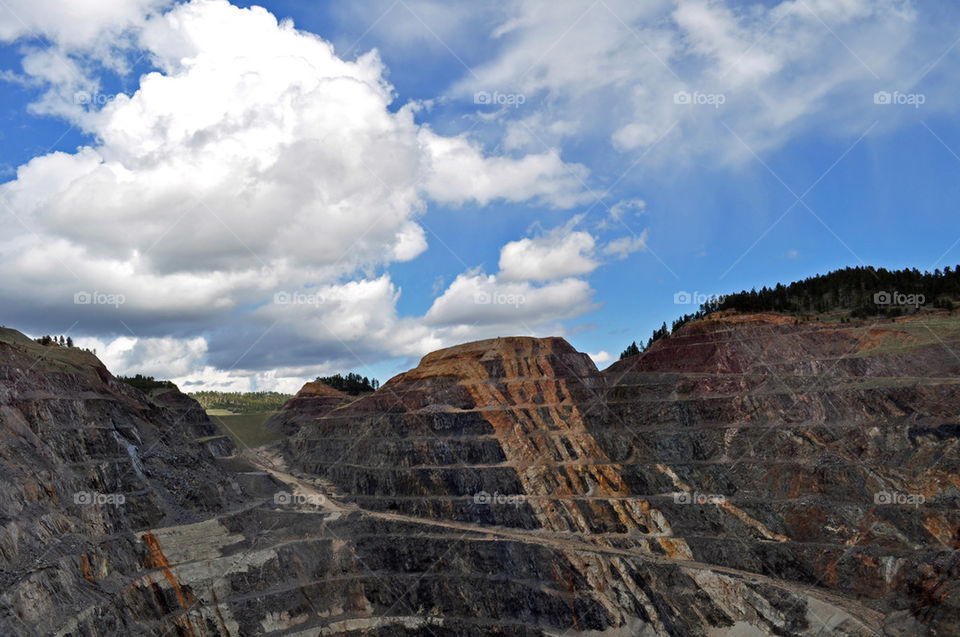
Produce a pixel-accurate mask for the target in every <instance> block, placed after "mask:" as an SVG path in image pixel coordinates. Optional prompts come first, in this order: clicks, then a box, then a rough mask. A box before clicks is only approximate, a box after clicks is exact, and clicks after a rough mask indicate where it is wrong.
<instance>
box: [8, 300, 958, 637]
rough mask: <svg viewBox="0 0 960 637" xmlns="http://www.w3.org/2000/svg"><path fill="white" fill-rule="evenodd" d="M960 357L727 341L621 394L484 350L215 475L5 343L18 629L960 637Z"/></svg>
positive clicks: (934, 342)
mask: <svg viewBox="0 0 960 637" xmlns="http://www.w3.org/2000/svg"><path fill="white" fill-rule="evenodd" d="M13 340H15V339H13ZM24 340H26V339H24ZM4 344H5V345H4ZM958 345H960V319H958V318H955V317H952V316H948V315H947V314H946V313H941V314H934V313H930V314H923V315H918V316H915V317H913V318H911V319H898V320H896V321H884V322H883V323H876V324H871V323H844V324H823V323H818V322H815V321H804V322H800V323H797V321H796V320H795V319H793V318H789V319H788V318H785V317H781V316H776V315H749V316H733V315H728V316H721V315H713V316H712V317H711V318H710V319H709V320H704V321H698V322H694V323H690V324H688V325H686V326H684V327H683V328H682V329H681V330H679V331H678V332H677V333H676V334H674V335H672V336H671V337H670V338H668V339H665V340H662V341H659V342H658V343H656V344H655V345H654V347H652V348H651V349H650V350H648V351H647V352H646V353H644V354H643V355H641V356H638V357H634V358H632V359H626V360H624V361H620V362H618V363H616V364H614V365H612V366H611V367H609V368H608V369H606V370H604V371H602V372H600V371H598V370H597V369H596V367H595V366H594V365H593V363H592V362H591V360H590V359H589V357H587V356H586V355H584V354H582V353H579V352H577V351H575V350H574V349H573V348H572V347H571V346H570V345H569V344H568V343H567V342H566V341H564V340H562V339H559V338H548V339H534V338H520V337H517V338H501V339H492V340H487V341H479V342H476V343H468V344H465V345H460V346H457V347H453V348H448V349H445V350H441V351H438V352H434V353H432V354H429V355H428V356H426V357H424V359H423V360H422V361H421V362H420V364H419V365H418V366H417V367H416V368H415V369H413V370H410V371H409V372H406V373H404V374H401V375H399V376H397V377H395V378H393V379H392V380H390V381H389V382H388V383H386V384H385V385H384V386H383V387H381V388H380V390H379V391H377V392H376V393H373V394H369V395H366V396H361V397H359V398H352V397H345V396H342V395H337V393H335V392H333V390H330V389H329V388H327V387H325V386H319V385H317V384H315V383H310V384H308V385H307V386H305V387H304V389H303V390H302V391H301V392H300V393H299V394H298V395H297V397H295V398H294V399H292V400H291V401H290V402H289V403H288V404H287V405H286V406H285V408H284V410H283V411H282V412H281V415H280V416H278V417H277V418H275V419H274V422H273V424H272V425H271V426H274V427H278V429H279V430H282V431H285V432H289V434H290V435H289V439H288V440H287V442H286V443H284V444H283V445H281V446H279V447H277V448H275V449H271V450H265V449H261V450H258V451H257V452H256V453H249V452H246V453H244V454H241V455H235V456H232V457H229V458H223V457H221V458H216V457H214V454H211V453H210V452H209V450H208V449H206V448H204V447H203V444H202V443H199V444H198V440H199V441H202V440H203V438H204V436H198V435H196V434H199V433H202V432H201V430H199V429H197V428H196V427H202V426H203V424H202V422H201V421H200V420H199V419H198V420H197V422H196V423H193V424H191V425H184V424H182V423H178V422H177V421H176V417H175V413H180V414H181V415H183V414H185V413H194V416H197V414H196V413H195V412H194V411H193V410H190V409H179V412H177V408H176V405H178V404H179V405H180V406H181V407H186V406H187V405H186V403H184V402H183V401H182V399H180V398H179V397H177V396H168V397H166V398H162V397H159V396H153V397H145V396H143V395H141V394H139V392H136V391H135V390H132V389H130V388H127V387H125V386H120V385H119V384H118V383H116V381H114V380H112V377H111V376H110V375H109V373H108V372H106V370H104V369H102V366H100V365H99V363H98V362H96V361H95V359H93V358H92V357H89V358H85V359H83V360H79V359H77V360H73V359H66V360H59V359H57V360H53V359H54V358H56V357H57V356H59V355H60V351H59V350H57V349H54V348H49V349H47V348H45V351H40V350H37V349H36V348H34V347H33V346H32V345H31V344H30V342H29V341H26V342H25V343H24V342H20V341H16V342H11V338H10V337H8V338H6V339H5V340H4V339H0V347H5V349H0V374H2V376H0V387H2V388H3V389H0V392H3V393H2V394H0V419H2V424H3V435H4V438H3V439H2V440H0V471H2V472H3V473H2V474H0V476H2V478H3V480H4V481H5V483H6V484H5V485H4V486H5V487H9V488H6V489H5V490H4V493H15V494H18V495H15V497H8V496H0V498H3V499H0V502H2V503H3V505H4V507H5V508H4V509H3V510H2V511H0V514H2V516H3V517H2V523H3V525H4V527H3V529H4V530H5V531H4V532H5V533H6V535H4V536H2V539H0V558H2V559H3V560H5V561H4V563H3V564H4V568H3V575H2V577H3V578H6V579H5V580H4V582H3V586H2V587H0V590H2V593H0V632H2V633H4V634H6V633H10V634H28V635H29V634H49V633H54V634H76V635H106V634H115V633H120V634H150V635H167V634H181V635H254V634H277V635H303V636H306V635H311V636H313V635H360V634H363V635H383V636H387V635H391V636H392V635H518V636H519V635H524V636H532V635H565V634H589V635H607V636H620V635H674V636H687V635H703V636H710V637H713V636H716V635H731V636H740V635H774V634H776V635H824V634H831V635H834V634H836V635H953V634H957V632H958V630H960V624H958V620H957V617H958V608H957V606H958V602H960V592H958V586H957V581H958V577H957V576H958V574H960V573H958V569H960V560H958V548H960V546H958V544H960V531H958V529H960V482H958V480H960V479H958V477H957V476H958V475H960V471H958V469H960V466H958V464H960V458H958V454H960V450H958V445H960V440H958V437H960V425H958V421H957V416H956V414H957V413H958V408H960V357H958V356H960V347H958ZM37 347H39V346H37ZM183 420H184V421H185V420H187V417H184V419H183ZM61 429H62V430H63V431H61ZM66 431H69V432H70V434H69V435H67V434H66V433H64V432H66ZM78 432H79V433H78ZM131 447H132V450H131ZM90 467H95V469H92V468H90ZM98 480H99V481H98ZM107 480H113V481H112V482H105V481H107ZM113 485H121V487H119V492H122V493H125V494H127V495H128V499H127V504H126V507H125V508H122V509H118V508H117V507H114V508H113V509H110V508H108V507H109V506H112V505H107V504H106V503H105V504H104V505H102V506H99V507H96V506H95V507H92V508H82V509H78V510H75V511H74V510H71V509H70V508H69V507H65V506H64V504H63V502H64V499H65V498H66V497H67V495H68V494H69V493H71V491H70V490H71V489H100V490H102V491H103V492H104V493H107V494H109V493H115V492H117V491H109V490H107V489H108V487H109V488H114V487H113ZM141 494H142V495H141ZM134 496H136V499H135V500H133V497H134ZM131 503H133V505H134V506H131ZM48 540H49V541H48ZM48 549H49V551H50V552H49V554H47V555H44V554H43V553H42V552H40V551H41V550H48ZM35 609H36V610H35Z"/></svg>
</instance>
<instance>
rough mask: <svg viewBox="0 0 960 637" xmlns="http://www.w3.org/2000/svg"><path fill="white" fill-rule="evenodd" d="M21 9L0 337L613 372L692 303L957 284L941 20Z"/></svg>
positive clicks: (947, 62) (791, 6)
mask: <svg viewBox="0 0 960 637" xmlns="http://www.w3.org/2000/svg"><path fill="white" fill-rule="evenodd" d="M8 4H9V6H8V7H6V8H4V9H0V43H2V45H0V73H2V75H0V83H2V87H3V90H2V92H0V215H2V216H3V227H4V228H5V230H6V232H5V235H6V236H4V237H2V238H0V262H2V264H3V269H4V272H5V276H4V277H3V281H0V307H3V308H4V312H3V317H2V319H0V320H2V321H3V322H4V323H5V324H7V325H10V326H13V327H17V328H19V329H21V330H23V331H26V332H28V333H30V334H34V335H37V334H41V333H47V332H56V333H69V334H71V335H72V336H73V337H74V340H76V341H77V342H79V343H81V344H84V345H88V346H91V347H96V348H97V351H98V353H99V354H100V355H101V357H102V358H103V359H104V360H105V362H106V363H107V364H108V365H109V366H110V367H111V369H113V370H114V371H115V372H118V373H133V372H144V373H150V374H154V375H158V376H164V377H171V378H174V379H175V380H177V382H179V383H181V384H183V385H186V386H189V387H190V388H199V387H206V388H221V389H226V388H232V389H271V388H277V389H283V390H286V391H292V390H295V389H296V388H297V387H298V386H299V384H300V383H302V381H303V379H304V378H310V377H312V376H314V375H317V374H322V373H331V372H335V371H349V370H360V371H362V372H363V373H368V374H374V375H377V376H379V377H380V378H382V379H384V378H387V377H389V376H392V375H393V374H395V373H397V372H399V371H402V370H403V369H406V368H408V367H410V366H411V365H413V364H415V363H416V360H417V358H418V357H419V356H421V355H423V354H424V353H426V352H427V351H430V350H432V349H435V348H437V347H442V346H445V345H450V344H454V343H457V342H462V341H466V340H473V339H476V338H485V337H490V336H497V335H507V334H535V335H548V334H559V335H562V336H565V337H566V338H568V340H570V341H571V343H572V344H573V345H574V346H575V347H577V348H578V349H580V350H582V351H586V352H589V353H591V355H593V356H594V358H595V360H596V361H597V362H598V364H599V365H600V366H601V367H603V366H604V365H606V364H608V363H609V362H610V361H611V360H613V359H615V358H616V356H617V354H618V353H619V351H620V350H622V349H623V348H624V347H625V346H626V345H627V344H629V342H630V341H632V340H634V339H636V340H640V339H645V338H646V336H647V335H648V334H649V332H650V331H651V330H652V329H653V328H655V327H657V326H659V325H660V323H661V322H663V321H666V322H667V323H669V322H670V321H671V320H673V319H674V318H676V317H677V316H679V315H681V314H683V313H685V312H688V311H692V309H694V308H693V307H692V306H686V305H677V304H676V303H675V302H674V295H675V294H676V293H677V292H680V291H686V292H690V293H693V292H698V293H701V294H722V293H725V292H731V291H737V290H740V289H749V288H751V287H760V286H762V285H773V284H776V283H777V282H790V281H793V280H797V279H800V278H804V277H806V276H810V275H813V274H816V273H822V272H826V271H829V270H832V269H836V268H840V267H845V266H855V265H875V266H883V267H887V268H898V267H917V268H920V269H933V268H937V267H943V266H945V265H951V266H953V265H956V264H957V263H960V215H957V214H956V212H955V210H954V208H955V202H956V201H957V200H958V197H957V192H956V190H957V188H958V184H960V179H957V177H958V175H960V156H958V155H960V129H958V126H957V121H958V120H957V117H956V111H957V104H958V99H960V91H958V90H957V88H958V81H957V80H958V78H957V73H956V68H957V61H958V56H960V46H958V41H957V33H958V29H957V26H958V25H960V9H957V8H955V7H952V6H950V5H947V4H945V3H927V2H914V3H911V2H905V1H900V0H896V1H895V0H873V1H868V0H848V1H847V2H842V3H838V2H828V1H827V0H822V1H814V0H805V1H801V0H796V1H786V2H781V3H775V2H766V3H739V2H730V1H726V2H724V1H712V2H707V1H703V0H675V1H670V2H667V1H662V2H651V3H643V6H642V7H640V6H636V3H629V2H615V1H613V0H609V1H599V2H596V3H594V4H592V5H589V4H583V3H551V5H550V6H551V10H550V11H543V5H542V4H539V3H536V2H517V3H503V4H501V3H473V4H470V5H468V4H466V3H463V4H450V3H441V2H430V1H426V0H424V1H413V0H404V1H398V2H369V3H345V2H320V3H301V2H263V3H234V4H232V5H231V4H229V3H227V2H226V1H225V0H221V1H215V0H194V2H191V3H173V2H169V1H166V0H135V1H132V2H120V1H119V0H115V1H114V0H103V1H102V2H98V3H84V2H74V3H63V2H55V1H53V0H44V1H42V2H36V1H34V2H25V1H23V2H9V3H8ZM114 4H116V6H112V5H114ZM941 5H944V6H941ZM253 6H256V7H262V9H260V8H254V9H250V7H253ZM288 19H289V20H292V25H291V24H289V22H285V20H288ZM478 95H480V96H481V98H480V101H481V102H482V101H483V100H482V96H487V95H489V96H493V98H492V99H493V100H497V99H499V100H500V101H501V104H484V103H477V102H478V98H477V96H478ZM887 96H889V100H887ZM688 98H689V99H688ZM888 101H889V103H887V102H888ZM688 102H689V103H688ZM18 169H19V172H17V170H18ZM84 293H86V297H84V296H83V294H84ZM77 294H80V295H81V296H80V297H79V298H77V297H76V295H77Z"/></svg>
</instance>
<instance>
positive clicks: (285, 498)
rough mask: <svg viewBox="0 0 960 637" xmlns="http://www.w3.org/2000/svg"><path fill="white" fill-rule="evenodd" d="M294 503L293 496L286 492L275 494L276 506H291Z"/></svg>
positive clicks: (274, 501)
mask: <svg viewBox="0 0 960 637" xmlns="http://www.w3.org/2000/svg"><path fill="white" fill-rule="evenodd" d="M292 502H293V494H292V493H288V492H286V491H278V492H276V493H274V494H273V503H274V504H290V503H292Z"/></svg>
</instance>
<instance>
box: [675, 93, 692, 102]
mask: <svg viewBox="0 0 960 637" xmlns="http://www.w3.org/2000/svg"><path fill="white" fill-rule="evenodd" d="M691 102H692V98H691V96H690V92H689V91H677V92H676V93H674V94H673V103H674V104H690V103H691Z"/></svg>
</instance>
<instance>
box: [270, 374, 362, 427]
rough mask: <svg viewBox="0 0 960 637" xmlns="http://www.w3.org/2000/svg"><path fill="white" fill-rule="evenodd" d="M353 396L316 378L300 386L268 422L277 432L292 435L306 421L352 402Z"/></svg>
mask: <svg viewBox="0 0 960 637" xmlns="http://www.w3.org/2000/svg"><path fill="white" fill-rule="evenodd" d="M350 400H351V397H350V396H348V395H347V394H344V393H343V392H341V391H338V390H336V389H334V388H333V387H330V386H329V385H327V384H326V383H323V382H321V381H319V380H315V381H312V382H309V383H307V384H306V385H304V386H303V387H301V388H300V391H298V392H297V395H296V396H294V397H293V398H291V399H290V400H288V401H287V402H286V403H285V404H284V405H283V407H282V408H281V409H280V411H279V412H277V414H276V415H275V416H273V417H272V418H271V419H270V421H269V422H268V423H267V427H268V428H269V429H270V430H272V431H275V432H278V433H283V434H287V435H290V434H292V433H294V432H296V431H297V430H299V428H300V426H301V425H302V424H303V423H304V422H305V421H308V420H310V419H312V418H319V417H320V416H323V415H324V414H326V413H327V412H329V411H330V410H332V409H336V408H337V407H339V406H341V405H343V404H346V403H348V402H350Z"/></svg>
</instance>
